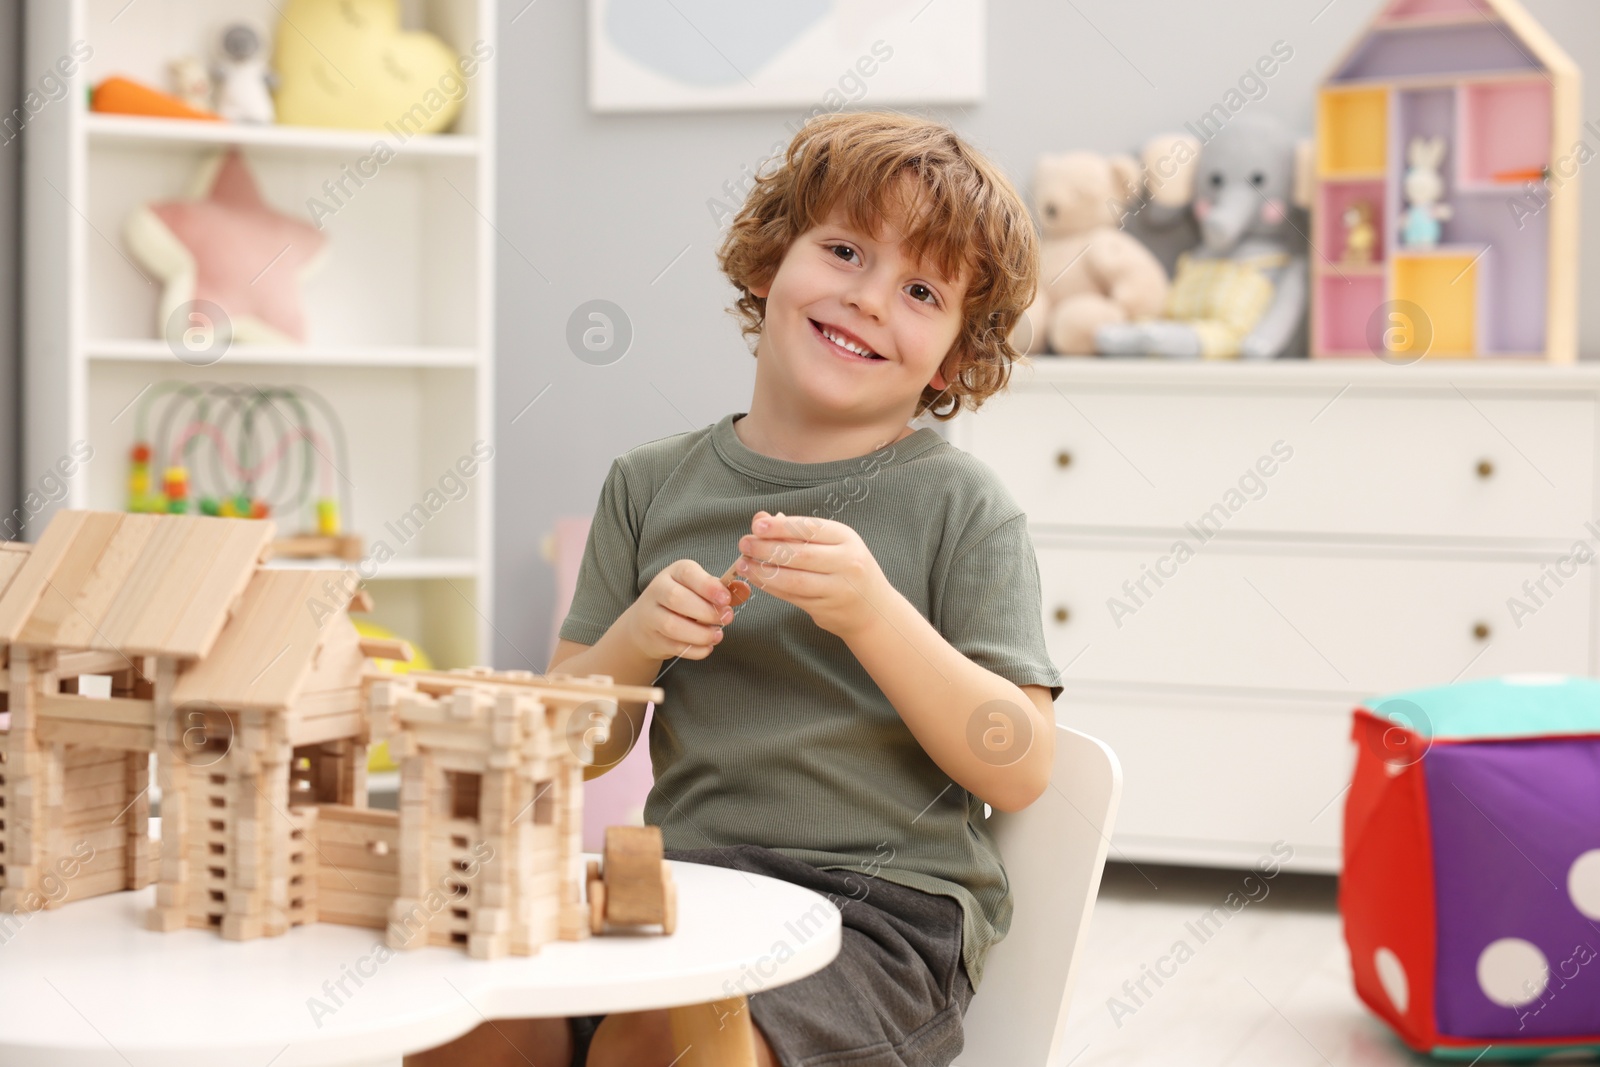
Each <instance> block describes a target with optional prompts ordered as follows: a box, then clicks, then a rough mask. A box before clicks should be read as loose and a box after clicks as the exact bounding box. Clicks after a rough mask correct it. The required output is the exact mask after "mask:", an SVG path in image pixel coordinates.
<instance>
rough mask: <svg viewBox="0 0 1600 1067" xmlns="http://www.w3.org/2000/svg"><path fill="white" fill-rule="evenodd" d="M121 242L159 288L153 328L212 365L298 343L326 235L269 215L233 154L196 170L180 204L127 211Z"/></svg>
mask: <svg viewBox="0 0 1600 1067" xmlns="http://www.w3.org/2000/svg"><path fill="white" fill-rule="evenodd" d="M124 237H125V239H126V241H127V244H128V250H129V251H130V252H132V253H133V256H134V258H135V259H137V260H138V261H139V263H140V264H142V265H143V266H144V267H145V268H146V269H147V270H149V271H151V272H152V273H154V274H155V275H156V277H157V278H159V279H160V280H161V281H162V282H163V283H164V287H163V290H162V293H161V299H160V303H159V308H158V311H157V327H156V329H157V333H158V334H159V335H160V336H162V337H164V338H165V339H166V340H167V341H168V342H169V343H170V344H172V345H173V346H175V347H174V351H175V352H178V346H181V347H182V348H183V349H184V351H183V352H178V354H179V355H180V357H183V358H188V356H189V355H191V354H192V355H194V356H198V357H201V358H205V361H206V362H215V360H216V359H217V358H220V355H221V354H222V353H223V352H225V351H226V349H227V348H228V346H229V345H231V344H234V343H239V344H275V345H293V344H304V343H305V342H306V338H307V328H306V317H305V310H304V308H303V306H302V294H301V286H302V284H303V282H304V280H305V278H306V277H307V276H308V275H310V274H311V273H312V272H313V271H314V270H316V269H317V267H318V266H320V265H321V263H322V259H323V253H324V250H325V248H326V245H327V238H326V236H324V235H323V234H322V233H320V232H319V231H318V230H317V228H316V227H315V226H312V225H311V224H310V223H307V222H303V221H301V220H300V219H297V218H294V217H292V216H289V215H285V214H282V213H280V212H277V211H274V210H273V209H272V208H271V207H270V206H269V205H268V204H267V202H266V201H265V200H263V199H262V197H261V190H260V189H259V188H258V187H257V185H256V180H255V177H254V176H253V175H252V174H251V173H250V168H249V167H247V166H246V165H245V162H244V157H243V156H242V155H241V154H240V153H239V150H238V149H237V148H230V149H228V150H227V151H225V152H221V153H218V154H217V155H214V156H212V157H211V158H210V159H209V160H208V161H207V162H206V163H205V164H204V165H203V166H202V167H201V168H200V172H199V174H198V175H197V176H196V178H195V182H194V185H193V187H192V189H191V193H190V198H189V199H185V200H169V201H164V202H161V203H155V204H148V205H146V206H145V207H142V208H140V209H139V210H137V211H135V212H134V213H133V214H132V215H130V216H129V218H128V222H127V225H126V227H125V229H124ZM206 357H209V358H206Z"/></svg>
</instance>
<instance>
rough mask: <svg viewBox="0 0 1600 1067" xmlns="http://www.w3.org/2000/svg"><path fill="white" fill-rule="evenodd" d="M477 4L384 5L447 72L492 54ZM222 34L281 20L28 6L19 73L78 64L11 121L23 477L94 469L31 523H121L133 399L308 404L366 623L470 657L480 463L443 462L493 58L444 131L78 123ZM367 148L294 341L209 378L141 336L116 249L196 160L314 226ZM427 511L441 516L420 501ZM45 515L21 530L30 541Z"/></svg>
mask: <svg viewBox="0 0 1600 1067" xmlns="http://www.w3.org/2000/svg"><path fill="white" fill-rule="evenodd" d="M495 6H496V5H495V3H494V0H402V4H401V10H402V17H403V22H404V26H405V28H406V29H425V30H428V31H431V32H433V33H435V34H437V35H439V36H440V37H441V38H443V39H444V40H445V41H446V42H448V43H449V44H450V45H451V47H452V48H453V50H454V51H455V52H456V53H457V54H458V55H470V54H472V53H473V47H474V45H475V44H480V43H481V44H486V45H488V46H489V48H490V49H493V48H494V47H495V27H496V18H495ZM240 18H245V19H250V20H253V21H254V22H255V23H256V24H257V25H259V26H262V27H264V28H266V29H267V30H268V32H269V35H270V34H272V33H275V32H276V30H277V28H278V26H279V23H280V15H279V5H277V4H275V3H274V2H273V0H230V2H229V3H226V4H220V3H217V2H216V0H141V2H137V3H133V4H129V3H127V0H30V3H29V5H28V19H27V26H28V38H29V39H28V69H30V70H39V71H44V70H49V69H52V68H55V67H56V64H57V61H58V60H60V59H62V58H63V57H67V58H69V59H70V57H71V56H72V55H73V54H74V53H73V46H74V45H78V46H79V47H78V54H81V53H82V52H83V51H84V49H83V47H82V44H79V43H80V42H82V43H84V44H87V45H88V46H89V48H92V50H93V54H92V56H91V57H90V58H89V59H88V60H87V61H85V62H84V63H83V64H82V65H81V66H80V67H79V69H78V70H77V72H76V74H75V75H74V76H73V77H72V79H71V85H70V89H69V91H68V93H67V94H66V95H65V96H64V97H62V98H61V99H59V100H56V101H53V102H50V103H48V104H47V105H46V106H45V107H44V108H43V109H42V110H41V111H40V112H39V113H38V114H36V115H34V116H32V117H31V118H30V121H29V123H28V130H27V136H28V153H27V177H26V180H27V191H26V197H27V199H26V204H27V209H26V224H25V240H26V245H27V250H26V263H27V281H26V289H25V295H26V304H25V308H26V316H27V318H26V324H25V337H26V345H25V351H26V356H25V359H26V364H25V367H26V374H25V376H26V382H25V421H26V426H25V431H24V435H25V444H24V463H25V467H24V469H25V470H26V471H28V472H30V473H29V474H28V476H27V477H28V478H29V479H30V481H37V480H38V479H39V478H40V476H41V475H42V474H43V472H45V471H47V470H48V469H50V468H51V467H52V466H53V465H54V464H55V463H56V461H57V460H58V459H59V458H60V457H62V456H66V455H68V454H69V452H70V449H71V447H72V445H73V444H74V443H76V442H79V441H86V442H88V443H89V444H90V445H91V446H92V447H93V449H94V456H93V459H92V460H91V461H90V462H89V463H88V464H86V465H85V466H84V468H83V470H82V471H81V472H80V473H78V474H77V475H76V476H74V477H73V478H72V479H70V480H69V483H68V486H67V491H66V493H65V495H63V496H61V498H60V499H59V500H56V501H54V502H53V503H52V505H51V509H52V510H53V509H54V508H58V507H74V508H84V507H88V508H102V509H109V510H115V509H120V508H122V507H124V506H126V495H127V488H126V486H127V469H128V456H129V450H130V448H131V447H132V445H133V444H134V441H135V423H136V420H137V415H136V412H137V411H138V402H137V398H138V397H139V396H140V395H141V393H143V392H144V391H146V390H147V389H148V388H149V387H150V386H151V385H152V384H154V383H157V382H161V381H167V380H182V381H186V382H192V383H200V382H216V383H230V382H231V383H242V382H249V383H254V384H261V385H266V384H274V385H279V384H283V385H287V384H293V385H298V386H303V387H307V388H310V389H312V390H314V391H315V392H317V393H318V394H320V395H321V396H322V397H324V398H325V399H326V400H327V401H328V403H329V404H330V405H331V406H332V407H333V409H334V410H335V411H336V412H337V413H338V415H339V418H340V420H341V421H342V423H343V427H344V434H345V438H346V440H347V442H348V446H349V453H348V469H347V470H343V471H341V472H340V475H341V476H342V477H344V478H346V479H348V485H349V499H350V502H351V503H350V509H349V513H348V514H346V515H345V516H344V519H345V526H346V528H347V529H349V530H351V531H353V532H356V533H360V534H362V535H363V536H364V537H365V538H366V544H367V549H368V554H369V555H368V559H367V560H366V561H364V563H363V573H364V574H365V575H367V576H369V586H368V588H369V590H370V591H371V593H372V596H373V600H374V602H375V604H376V610H375V612H374V613H373V615H372V619H373V621H374V622H377V623H379V624H381V625H384V626H388V627H390V628H391V629H393V630H395V631H396V632H397V633H400V634H402V635H404V636H406V637H408V638H411V639H413V640H415V641H416V642H417V643H418V644H419V645H420V646H421V647H422V648H424V649H426V650H427V651H428V653H429V654H430V655H431V656H432V657H433V658H434V660H435V661H436V663H438V664H440V665H443V666H459V665H466V664H472V663H487V662H488V660H489V656H490V642H489V635H490V633H491V629H490V623H489V620H490V619H491V618H492V617H493V609H492V603H491V600H492V595H493V581H492V575H491V573H490V567H491V561H492V559H493V556H492V552H491V542H490V539H491V531H492V529H493V512H492V506H493V477H492V476H493V470H494V461H493V460H492V459H491V460H489V461H488V462H479V463H478V464H477V469H476V473H475V474H474V475H473V476H472V477H471V478H459V471H458V470H457V469H456V468H457V462H458V460H460V459H461V458H463V457H467V458H477V457H474V456H473V446H474V443H475V442H484V443H485V444H488V445H492V444H493V442H494V427H493V422H492V419H493V402H492V401H493V367H494V291H495V285H494V228H493V224H492V222H491V220H492V219H493V218H494V215H495V206H494V205H495V187H494V170H495V163H494V147H495V146H494V129H495V123H494V84H495V76H494V75H495V63H496V58H495V57H494V54H493V53H492V52H491V53H490V58H489V59H487V60H485V61H483V62H482V64H481V65H480V67H479V69H478V70H477V72H476V73H475V75H474V77H472V78H471V79H469V80H468V85H469V88H468V95H467V98H466V101H465V104H464V107H463V110H462V113H461V115H460V117H459V118H458V120H457V121H456V123H455V125H454V127H453V129H452V130H451V132H448V133H442V134H429V135H417V136H412V137H410V138H408V139H406V140H405V141H404V142H401V141H400V140H399V138H397V137H396V136H395V135H394V134H392V133H389V132H387V131H382V130H329V129H316V128H310V127H296V126H284V125H274V126H241V125H236V124H231V123H205V122H189V121H184V120H173V119H158V118H136V117H131V116H123V115H103V114H95V113H91V112H90V111H89V110H88V106H87V97H88V91H89V88H90V87H92V86H93V85H95V84H96V83H98V82H99V81H100V80H101V79H102V78H105V77H107V76H109V75H113V74H121V75H124V76H127V77H131V78H134V79H136V80H138V81H141V82H143V83H145V84H147V85H152V86H155V87H158V88H162V89H165V88H166V87H167V75H166V64H167V62H168V61H169V60H170V59H173V58H175V57H178V56H181V55H196V56H200V57H203V58H206V59H208V60H209V58H210V56H211V55H212V48H213V45H214V42H215V40H216V35H217V33H218V31H219V30H220V28H221V26H222V25H224V24H225V23H227V22H230V21H234V20H237V19H240ZM380 140H382V141H384V142H386V143H387V144H388V145H389V147H390V149H391V150H392V151H393V153H394V156H393V158H392V159H391V160H390V161H389V162H387V163H385V164H383V165H382V166H381V167H379V168H378V169H377V173H376V175H375V176H373V177H368V178H366V179H365V181H364V184H363V185H361V186H360V187H359V188H357V189H355V190H354V195H351V196H349V197H347V198H343V200H344V202H343V203H342V204H338V205H336V206H337V210H336V211H335V212H334V213H333V214H332V215H324V217H323V218H322V220H321V221H322V225H323V232H324V234H325V235H326V237H327V238H328V255H327V258H326V261H325V262H324V264H323V266H322V268H321V270H320V271H319V272H318V273H316V274H315V275H313V276H312V277H311V278H310V279H309V280H308V282H307V283H306V285H305V290H304V291H305V301H306V311H307V317H308V319H309V322H310V335H311V336H310V340H309V342H308V344H307V345H306V346H305V347H303V348H296V347H269V346H244V345H236V346H234V347H233V348H232V349H230V350H229V351H228V352H227V353H226V354H225V355H223V357H222V358H221V359H220V360H219V361H217V362H216V363H214V364H212V365H210V366H205V367H195V366H192V365H190V364H188V363H185V362H182V361H180V360H179V359H177V358H176V357H175V356H174V354H173V353H172V351H171V350H170V349H169V348H168V346H167V344H166V342H165V341H163V340H161V339H160V334H159V331H158V329H157V323H156V315H157V311H156V309H157V301H158V298H159V289H158V287H157V286H156V285H152V284H150V282H149V281H148V280H147V279H146V277H145V276H144V274H143V273H142V272H141V271H140V270H139V269H137V268H136V267H135V265H134V263H133V262H132V260H131V257H130V256H129V255H128V254H127V250H126V248H125V247H124V245H123V239H122V230H123V225H124V221H125V220H126V218H127V217H128V215H129V214H130V213H131V212H132V211H134V210H135V209H136V208H137V207H138V206H140V205H142V204H144V203H147V202H150V201H155V200H167V199H174V198H178V197H181V196H184V195H186V194H187V193H188V191H189V187H190V185H191V183H192V181H193V177H194V175H195V173H196V171H197V169H198V168H199V167H200V165H201V163H202V162H203V161H204V160H205V159H206V158H207V157H208V156H210V155H211V154H213V153H215V152H219V151H222V150H224V149H226V148H227V147H228V146H230V145H237V146H238V147H239V148H240V150H241V151H242V153H243V154H244V157H245V159H246V160H247V162H248V164H249V166H250V168H251V170H252V172H253V173H254V174H255V176H256V180H257V181H258V182H259V183H260V186H261V190H262V194H263V195H264V196H265V198H266V199H267V201H268V202H269V203H270V204H272V206H273V207H274V208H275V209H276V210H278V211H280V212H283V213H285V214H288V215H292V216H296V217H299V218H301V219H303V220H304V221H307V222H313V223H314V222H316V221H317V220H316V219H315V218H314V217H313V215H312V213H311V206H310V200H311V198H313V197H318V198H321V199H322V200H323V202H324V203H325V204H326V203H330V201H329V198H328V196H327V194H326V192H325V189H324V183H326V182H329V181H337V180H338V179H339V178H340V177H341V174H342V173H343V168H345V167H347V166H348V167H350V168H352V169H354V168H355V167H356V165H357V163H358V162H359V161H361V160H363V159H366V158H368V157H370V156H372V155H373V152H374V148H375V146H376V145H377V143H378V142H379V141H380ZM480 448H481V446H480ZM457 479H459V482H460V483H461V484H463V485H464V486H465V492H464V493H463V492H461V490H460V489H459V488H457ZM441 482H442V483H443V484H441ZM430 490H432V491H435V495H433V496H431V497H430ZM439 500H443V501H444V503H443V505H442V506H436V507H430V506H429V504H430V502H431V503H433V504H437V503H438V501H439ZM418 505H421V506H422V507H423V511H422V512H420V513H419V512H417V511H416V510H415V509H416V508H417V506H418ZM49 514H50V511H49V510H47V511H45V512H43V513H42V514H40V515H39V516H37V517H36V518H35V519H34V520H33V522H32V524H31V525H30V527H29V530H28V536H29V537H30V538H35V537H37V536H38V532H39V531H40V530H41V529H42V528H43V526H44V524H45V523H46V522H47V521H48V518H49ZM408 516H410V521H409V522H408V520H407V517H408ZM419 517H420V519H421V521H418V519H419ZM284 532H286V533H287V532H292V531H290V530H285V531H284ZM380 540H381V541H383V542H385V543H386V544H387V545H388V546H389V548H390V549H391V550H392V552H393V558H391V559H389V560H387V562H379V560H378V558H377V556H378V550H377V542H378V541H380ZM284 563H285V565H290V566H307V565H317V564H315V563H308V562H305V561H284ZM328 565H331V562H330V564H328Z"/></svg>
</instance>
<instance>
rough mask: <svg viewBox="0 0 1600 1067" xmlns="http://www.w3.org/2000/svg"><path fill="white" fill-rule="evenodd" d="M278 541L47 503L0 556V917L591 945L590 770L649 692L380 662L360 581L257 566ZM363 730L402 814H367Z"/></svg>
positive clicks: (203, 522)
mask: <svg viewBox="0 0 1600 1067" xmlns="http://www.w3.org/2000/svg"><path fill="white" fill-rule="evenodd" d="M272 535H273V524H272V523H271V522H269V521H259V520H250V519H233V518H211V517H204V516H189V515H153V514H125V513H120V512H93V511H62V512H60V513H58V514H57V515H56V516H55V517H54V518H53V519H52V521H51V522H50V525H49V526H48V527H47V528H46V529H45V531H44V533H43V535H42V536H41V537H40V539H39V542H38V543H37V544H36V545H33V546H28V545H18V544H6V545H3V546H0V665H3V666H4V671H3V672H0V712H5V713H6V715H5V716H0V718H4V717H9V724H8V727H7V728H6V729H5V730H4V731H3V732H0V912H19V911H20V912H25V911H31V910H36V909H38V908H53V907H58V906H60V905H61V904H64V903H67V902H70V901H74V900H80V899H83V898H86V897H91V896H96V895H99V894H101V893H109V892H115V891H118V890H123V889H140V888H144V887H146V886H148V885H150V884H151V883H152V882H154V883H155V886H156V896H155V905H154V907H153V908H152V909H151V910H150V912H149V913H148V915H147V925H148V926H150V927H151V928H152V929H156V930H176V929H182V928H187V927H209V928H215V929H217V930H219V931H220V933H221V934H222V936H223V937H227V938H231V939H236V940H243V939H247V938H253V937H262V936H273V935H278V934H282V933H285V932H286V931H288V930H289V928H290V927H292V926H296V925H300V924H303V923H310V922H334V923H343V924H348V925H356V926H370V927H373V928H386V929H387V935H386V940H387V941H388V943H389V945H390V946H391V947H394V948H407V947H412V946H416V945H422V944H446V945H448V944H459V945H464V946H465V947H466V948H467V950H468V951H469V952H470V953H471V954H472V955H473V956H477V957H483V958H492V957H496V956H501V955H505V954H507V953H518V954H528V953H531V952H534V951H537V950H538V948H539V946H540V945H541V944H543V943H545V942H547V941H549V940H551V939H553V938H563V939H577V938H581V937H584V936H586V935H587V933H588V926H589V916H588V911H587V909H586V908H585V906H584V904H583V903H582V883H581V878H582V872H580V871H579V870H578V864H577V859H578V856H579V853H580V852H581V840H582V817H581V810H580V804H581V798H582V788H581V784H582V772H583V767H584V765H585V764H587V763H590V762H592V761H593V758H594V753H593V748H592V741H593V739H594V738H595V737H596V736H597V731H596V728H597V727H598V728H602V729H603V728H604V727H606V726H607V725H609V723H610V721H611V719H612V717H613V716H614V715H615V714H616V710H617V701H618V700H619V699H620V700H628V701H648V700H655V701H660V700H661V698H662V693H661V690H659V689H655V688H651V687H633V686H620V685H613V684H611V679H610V678H608V677H606V676H603V675H593V676H590V677H588V678H574V677H571V676H569V675H563V674H552V675H549V676H538V675H534V674H532V673H531V672H526V671H507V672H494V671H491V670H489V669H487V668H473V669H471V670H468V671H452V672H439V671H428V672H411V673H409V674H406V675H394V674H388V673H385V672H382V671H380V670H378V669H376V667H374V666H373V665H372V664H371V663H370V662H369V658H385V659H406V658H409V649H408V648H406V647H405V646H404V643H403V642H384V641H373V640H370V639H364V638H362V637H361V636H360V635H359V634H358V633H357V632H356V629H355V626H354V624H353V623H352V622H351V621H350V618H349V615H348V613H349V611H351V610H366V609H369V608H370V607H371V604H370V601H369V600H368V599H367V597H366V594H365V593H364V592H362V591H360V590H359V582H358V581H357V579H356V576H355V574H354V573H353V572H351V571H348V570H345V569H342V568H341V569H334V570H307V569H288V568H279V567H269V566H264V563H265V560H266V556H267V555H268V554H269V553H270V543H271V539H272ZM107 677H108V678H109V694H108V695H93V693H92V690H93V689H96V688H100V689H103V688H105V681H104V679H106V678H107ZM91 678H92V679H95V681H94V682H91V681H90V679H91ZM375 740H385V741H387V742H388V744H389V748H390V752H391V753H392V754H393V755H394V756H395V757H396V758H397V759H398V761H399V764H400V768H401V786H400V803H399V810H398V811H379V810H374V809H370V808H368V807H367V806H366V784H367V783H366V766H367V747H368V745H369V743H371V742H373V741H375ZM152 755H153V756H154V761H153V762H154V764H155V768H156V771H155V781H156V784H157V785H158V786H159V789H160V795H161V835H160V849H159V853H160V854H159V857H158V856H156V855H155V849H153V847H152V846H153V844H154V842H153V841H152V839H151V838H150V836H149V819H150V797H149V794H150V789H149V787H150V785H151V780H150V765H151V762H152V758H151V757H152Z"/></svg>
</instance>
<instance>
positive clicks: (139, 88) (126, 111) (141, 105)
mask: <svg viewBox="0 0 1600 1067" xmlns="http://www.w3.org/2000/svg"><path fill="white" fill-rule="evenodd" d="M89 110H91V111H99V112H103V113H108V114H116V115H148V116H152V117H155V118H165V119H199V120H201V121H203V122H221V121H222V116H221V115H218V114H216V113H215V112H211V111H202V110H201V109H200V108H197V107H190V106H189V105H188V104H186V103H184V102H183V101H182V100H179V99H178V98H177V97H175V96H171V95H169V94H167V93H163V92H161V91H160V90H159V89H152V88H150V87H149V86H148V85H142V84H140V83H139V82H136V81H134V80H132V79H131V78H123V77H111V78H107V79H106V80H105V81H103V82H101V83H100V84H99V85H97V86H95V89H94V94H93V95H92V96H91V97H90V98H89Z"/></svg>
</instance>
